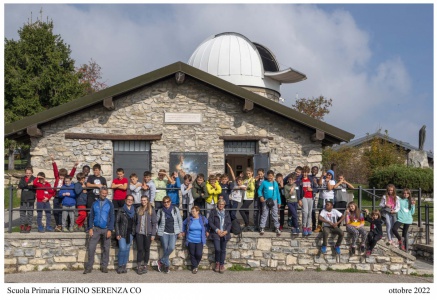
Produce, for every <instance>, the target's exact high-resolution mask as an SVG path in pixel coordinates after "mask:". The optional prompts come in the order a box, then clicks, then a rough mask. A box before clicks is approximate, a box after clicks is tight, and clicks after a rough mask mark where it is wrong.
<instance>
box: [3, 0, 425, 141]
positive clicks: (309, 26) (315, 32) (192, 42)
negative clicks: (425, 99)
mask: <svg viewBox="0 0 437 300" xmlns="http://www.w3.org/2000/svg"><path fill="white" fill-rule="evenodd" d="M40 7H41V5H6V6H5V35H6V37H7V38H9V37H11V36H14V34H15V38H16V33H15V32H16V30H17V29H18V27H20V26H21V25H22V23H23V22H25V21H26V20H27V18H28V17H29V16H30V11H33V12H34V17H35V15H36V13H37V12H39V9H40ZM43 11H44V15H47V16H49V17H50V18H52V19H53V20H54V24H55V32H57V33H59V34H61V36H62V38H63V39H64V41H65V42H66V43H68V44H70V46H71V49H72V57H73V58H74V59H75V60H76V62H77V65H78V64H83V63H86V62H88V61H89V59H90V58H93V59H94V60H95V61H96V62H97V63H98V64H99V65H100V66H101V67H102V72H103V75H104V79H105V80H106V81H107V82H106V83H107V84H109V85H113V84H116V83H119V82H123V81H125V80H128V79H131V78H133V77H135V76H138V75H141V74H144V73H147V72H150V71H152V70H155V69H157V68H160V67H163V66H165V65H168V64H171V63H173V62H176V61H183V62H187V61H188V59H189V57H190V55H191V54H192V53H193V52H194V50H195V49H196V47H197V46H198V45H199V44H200V43H201V42H202V41H204V40H205V39H206V38H208V37H209V36H211V35H214V34H217V33H221V32H227V31H232V32H238V33H241V34H243V35H245V36H247V37H248V38H249V39H250V40H252V41H254V42H258V43H260V44H263V45H264V46H267V47H268V48H269V49H271V50H272V51H273V53H274V54H275V55H276V58H277V60H278V61H279V62H280V68H281V69H285V68H288V67H292V68H294V69H296V70H299V71H301V72H303V73H305V74H306V75H307V77H308V79H307V80H306V81H304V82H301V83H296V84H290V85H283V86H282V87H281V92H282V97H283V98H285V99H286V102H285V104H286V105H287V106H290V105H291V104H292V103H294V99H295V97H296V94H298V96H299V97H306V98H308V97H317V96H320V95H324V96H325V97H328V98H332V99H333V100H334V102H333V107H332V109H331V113H330V114H329V115H328V116H327V117H326V118H325V121H326V122H328V123H330V124H332V125H334V126H337V127H339V128H342V129H344V130H347V131H349V132H351V133H354V134H356V137H361V136H363V135H364V134H365V133H366V132H374V130H376V129H377V128H376V127H378V124H381V126H383V129H388V130H389V134H391V133H393V134H394V135H395V134H396V133H397V132H398V131H399V130H401V131H400V132H402V135H401V136H397V137H396V138H398V139H401V140H402V139H404V140H405V141H407V142H410V143H412V144H415V143H414V141H415V140H416V136H417V134H415V133H414V132H415V130H413V129H409V130H403V129H402V128H405V126H406V125H405V123H404V122H401V121H399V120H401V119H403V117H404V116H405V115H407V114H408V110H414V111H417V113H418V115H419V116H425V120H423V118H420V117H419V116H412V115H410V120H411V122H410V123H409V126H410V127H411V128H413V125H414V124H416V123H417V122H418V123H420V124H422V123H425V122H426V124H427V125H428V129H429V130H432V110H431V108H429V107H414V108H413V107H412V104H411V98H412V96H411V91H412V83H411V82H412V80H411V78H410V77H409V72H408V70H407V68H406V65H405V62H404V61H403V59H404V58H403V57H402V56H400V54H398V53H393V56H392V57H388V58H381V57H375V56H374V54H373V52H372V48H371V47H372V43H371V42H372V41H371V37H370V34H369V33H368V32H366V31H365V30H363V29H361V28H359V26H358V25H357V24H356V22H355V20H354V18H353V17H352V15H351V14H350V13H349V12H348V11H346V10H335V11H333V12H326V11H324V10H322V9H320V8H319V7H317V6H315V5H293V4H288V5H287V4H284V5H266V4H264V5H262V4H261V5H222V4H216V5H187V4H185V5H128V6H126V5H90V6H83V5H74V6H73V5H43ZM424 106H426V103H425V104H424ZM387 111H389V112H390V113H389V115H390V120H389V119H388V118H387V115H388V113H387ZM419 127H420V126H419ZM428 137H429V138H430V139H431V140H432V136H430V135H429V134H428ZM427 145H431V143H428V142H427ZM430 147H431V146H429V147H428V148H430Z"/></svg>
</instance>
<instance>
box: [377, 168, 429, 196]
mask: <svg viewBox="0 0 437 300" xmlns="http://www.w3.org/2000/svg"><path fill="white" fill-rule="evenodd" d="M389 183H392V184H394V185H395V187H396V188H410V189H418V188H421V189H422V191H423V192H424V193H433V183H434V175H433V170H432V169H429V168H427V169H422V168H413V167H408V166H405V165H391V166H387V167H380V168H377V169H375V170H374V171H373V172H372V174H371V176H370V177H369V186H372V187H376V188H377V189H385V188H386V187H387V185H388V184H389Z"/></svg>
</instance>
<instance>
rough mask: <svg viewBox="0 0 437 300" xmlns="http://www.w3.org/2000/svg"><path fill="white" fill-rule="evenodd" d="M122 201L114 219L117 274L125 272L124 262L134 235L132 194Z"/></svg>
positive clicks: (126, 259)
mask: <svg viewBox="0 0 437 300" xmlns="http://www.w3.org/2000/svg"><path fill="white" fill-rule="evenodd" d="M123 202H124V205H123V206H122V207H121V209H120V211H119V212H118V213H117V217H116V221H115V236H116V238H117V240H118V269H117V273H118V274H120V273H127V270H126V264H127V261H128V259H129V250H130V246H131V244H132V242H133V235H135V226H134V217H135V208H134V206H133V203H134V196H132V195H127V196H126V198H125V199H124V201H123Z"/></svg>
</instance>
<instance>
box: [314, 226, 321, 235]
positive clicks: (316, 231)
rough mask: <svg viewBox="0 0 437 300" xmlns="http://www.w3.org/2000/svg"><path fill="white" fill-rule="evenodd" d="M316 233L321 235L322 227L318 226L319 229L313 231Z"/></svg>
mask: <svg viewBox="0 0 437 300" xmlns="http://www.w3.org/2000/svg"><path fill="white" fill-rule="evenodd" d="M313 231H314V232H315V233H319V232H320V231H322V226H320V225H317V228H316V229H315V230H313Z"/></svg>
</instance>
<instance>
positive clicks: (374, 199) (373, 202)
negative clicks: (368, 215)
mask: <svg viewBox="0 0 437 300" xmlns="http://www.w3.org/2000/svg"><path fill="white" fill-rule="evenodd" d="M375 195H376V189H375V187H373V189H372V211H374V210H375V202H376V196H375Z"/></svg>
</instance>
